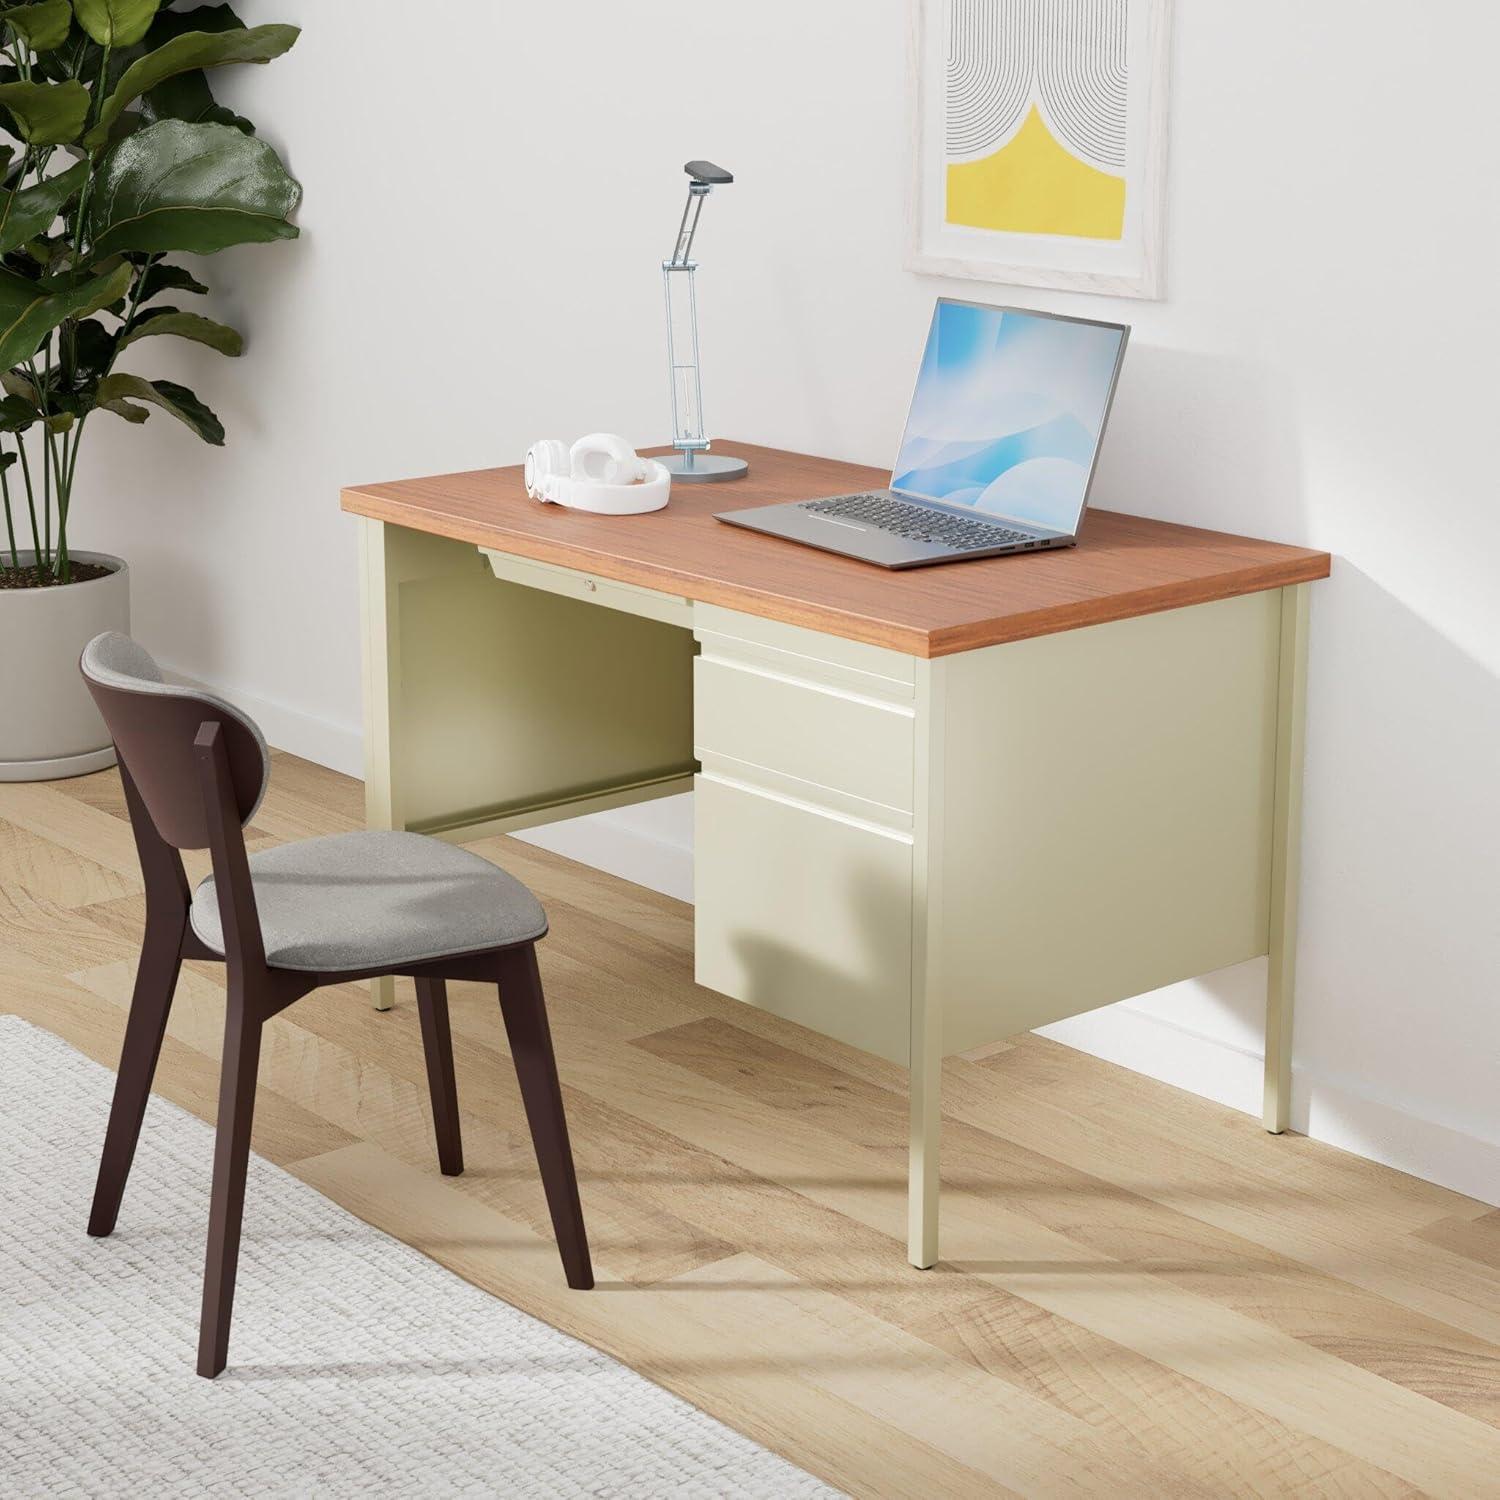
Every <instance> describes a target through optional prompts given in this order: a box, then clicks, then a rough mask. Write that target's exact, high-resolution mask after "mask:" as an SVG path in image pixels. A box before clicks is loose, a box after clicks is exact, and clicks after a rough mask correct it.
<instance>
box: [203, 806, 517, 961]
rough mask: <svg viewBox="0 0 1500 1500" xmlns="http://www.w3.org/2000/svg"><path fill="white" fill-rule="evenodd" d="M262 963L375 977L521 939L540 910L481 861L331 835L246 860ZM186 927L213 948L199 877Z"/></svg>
mask: <svg viewBox="0 0 1500 1500" xmlns="http://www.w3.org/2000/svg"><path fill="white" fill-rule="evenodd" d="M249 862H250V879H251V883H252V884H253V885H254V887H255V905H256V909H257V911H258V913H259V915H260V927H261V936H262V938H263V939H264V942H265V948H266V962H267V963H268V964H270V965H271V967H272V968H278V969H330V970H333V969H351V970H357V969H374V968H379V967H385V966H391V967H394V966H396V965H405V964H414V963H421V962H423V961H424V960H426V959H430V958H444V957H447V956H448V955H450V954H455V953H468V952H472V951H474V950H476V949H483V948H499V947H504V946H506V945H508V944H511V943H524V942H529V941H530V940H531V939H533V938H539V937H541V936H542V934H543V933H544V932H546V930H547V916H546V913H545V912H543V910H542V905H541V902H539V901H538V900H537V899H536V897H535V896H533V895H532V894H531V892H530V891H529V890H527V889H526V887H525V886H524V885H522V884H521V882H520V881H519V880H517V879H515V878H514V877H513V876H511V875H507V874H506V873H505V871H504V870H502V869H500V868H499V867H498V866H496V865H492V864H491V863H490V862H489V861H488V860H487V859H481V858H480V857H479V856H478V855H477V854H471V853H469V851H468V850H467V849H459V848H457V847H455V846H454V845H453V844H445V843H443V842H442V840H440V839H435V838H428V837H426V836H424V835H422V834H419V833H381V832H372V833H339V834H332V835H330V836H328V837H326V838H315V839H303V840H302V841H301V842H299V843H295V844H280V845H278V846H277V847H276V848H274V849H262V850H261V851H260V852H259V853H256V854H252V855H251V856H250V861H249ZM190 919H191V921H192V926H193V931H194V932H195V933H197V935H198V936H199V937H200V938H201V939H202V940H203V942H205V943H206V944H207V945H208V946H209V947H210V948H212V949H213V950H214V951H215V952H216V953H222V952H223V951H224V932H223V926H222V924H221V922H220V919H219V900H218V893H217V890H216V889H215V886H214V879H213V876H212V875H210V876H209V877H208V879H207V880H205V881H203V882H202V883H201V884H200V885H199V886H198V889H197V890H196V891H194V893H193V905H192V912H191V918H190Z"/></svg>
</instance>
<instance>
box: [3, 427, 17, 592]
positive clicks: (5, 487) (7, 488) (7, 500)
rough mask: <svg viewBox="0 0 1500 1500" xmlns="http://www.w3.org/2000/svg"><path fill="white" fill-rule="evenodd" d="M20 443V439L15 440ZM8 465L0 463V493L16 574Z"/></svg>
mask: <svg viewBox="0 0 1500 1500" xmlns="http://www.w3.org/2000/svg"><path fill="white" fill-rule="evenodd" d="M16 441H17V442H20V439H19V438H17V439H16ZM4 457H5V452H4V450H3V449H0V459H4ZM7 468H8V465H6V464H4V463H0V492H3V493H4V495H5V534H6V535H7V536H8V537H9V538H10V565H11V567H13V568H14V569H15V570H16V572H18V573H19V572H20V571H21V554H20V553H19V552H17V551H16V523H15V520H14V519H13V518H12V516H11V513H10V476H9V475H8V473H7V472H6V470H7Z"/></svg>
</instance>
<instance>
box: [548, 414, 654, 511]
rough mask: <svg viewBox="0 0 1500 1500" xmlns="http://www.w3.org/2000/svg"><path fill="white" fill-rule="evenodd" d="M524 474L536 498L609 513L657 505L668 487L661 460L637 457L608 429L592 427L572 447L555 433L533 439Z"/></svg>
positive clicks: (577, 508) (622, 439) (644, 509)
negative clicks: (599, 429)
mask: <svg viewBox="0 0 1500 1500" xmlns="http://www.w3.org/2000/svg"><path fill="white" fill-rule="evenodd" d="M525 477H526V493H527V494H528V495H530V496H531V497H532V498H533V499H535V500H541V501H543V502H544V503H549V504H552V505H566V506H569V507H570V508H572V509H574V510H587V511H593V512H594V513H596V514H598V515H610V516H630V515H639V514H641V513H643V512H646V511H652V510H660V509H661V508H662V506H664V505H665V504H666V503H667V497H668V495H669V493H670V491H671V487H672V476H671V474H670V473H669V472H668V471H667V469H666V467H665V466H664V465H662V464H659V463H657V462H656V460H655V459H651V458H640V457H638V456H637V455H636V452H635V450H634V449H633V448H632V447H631V446H630V444H629V443H627V442H626V441H625V439H624V438H622V437H617V436H616V435H615V434H614V433H612V432H591V433H589V434H588V435H587V436H586V437H581V438H579V439H578V441H577V442H576V443H574V444H573V446H572V447H571V448H569V447H568V446H567V445H566V444H564V443H561V442H559V441H558V440H557V439H556V438H546V439H544V440H543V441H541V442H539V443H533V444H532V445H531V447H530V448H528V449H527V450H526V467H525Z"/></svg>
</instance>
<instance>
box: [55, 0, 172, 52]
mask: <svg viewBox="0 0 1500 1500" xmlns="http://www.w3.org/2000/svg"><path fill="white" fill-rule="evenodd" d="M159 6H160V0H73V10H74V13H75V14H76V15H77V17H78V24H79V25H80V26H82V27H83V29H84V30H85V31H86V32H88V34H89V35H90V36H91V37H92V38H93V39H94V40H95V41H96V42H98V44H99V45H100V46H101V47H133V46H135V44H136V43H137V42H138V41H140V39H141V38H142V37H143V36H145V34H146V32H147V30H148V29H149V28H150V25H151V22H152V21H153V20H155V18H156V12H157V10H158V8H159Z"/></svg>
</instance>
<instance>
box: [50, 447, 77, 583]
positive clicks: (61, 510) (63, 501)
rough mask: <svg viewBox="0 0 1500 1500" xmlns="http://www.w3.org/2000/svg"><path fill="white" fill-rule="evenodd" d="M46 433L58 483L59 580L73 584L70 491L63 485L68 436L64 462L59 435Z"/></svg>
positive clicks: (64, 450)
mask: <svg viewBox="0 0 1500 1500" xmlns="http://www.w3.org/2000/svg"><path fill="white" fill-rule="evenodd" d="M43 431H44V432H45V433H46V442H47V457H48V459H49V460H50V461H51V464H52V469H53V472H54V474H55V475H56V482H57V578H58V582H59V583H71V582H72V581H73V563H72V559H71V558H70V557H69V556H68V491H67V487H66V486H65V485H64V484H63V473H64V470H65V469H66V468H67V455H68V435H67V433H63V435H62V450H63V458H62V462H61V463H59V462H58V457H57V435H56V434H55V433H53V432H51V431H50V430H49V429H46V428H43Z"/></svg>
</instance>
